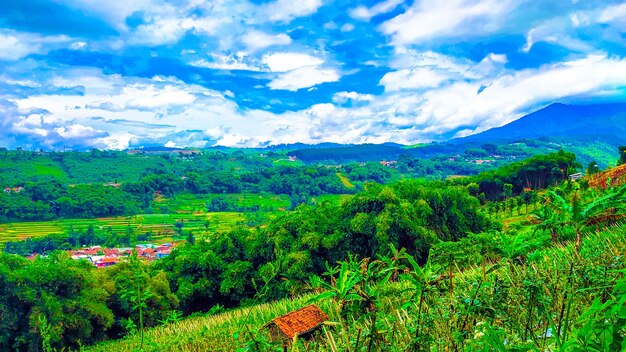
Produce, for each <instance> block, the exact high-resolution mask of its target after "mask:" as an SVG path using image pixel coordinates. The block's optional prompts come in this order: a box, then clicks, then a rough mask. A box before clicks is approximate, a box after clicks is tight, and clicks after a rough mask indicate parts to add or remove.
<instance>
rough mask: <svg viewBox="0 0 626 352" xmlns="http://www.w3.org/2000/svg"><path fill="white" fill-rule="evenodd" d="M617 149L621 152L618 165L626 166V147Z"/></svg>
mask: <svg viewBox="0 0 626 352" xmlns="http://www.w3.org/2000/svg"><path fill="white" fill-rule="evenodd" d="M617 149H618V150H619V160H617V165H624V164H626V146H624V145H623V146H619V147H617Z"/></svg>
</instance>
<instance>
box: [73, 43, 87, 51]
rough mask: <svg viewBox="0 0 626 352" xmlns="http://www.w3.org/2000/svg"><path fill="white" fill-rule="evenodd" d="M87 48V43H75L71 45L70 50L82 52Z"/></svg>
mask: <svg viewBox="0 0 626 352" xmlns="http://www.w3.org/2000/svg"><path fill="white" fill-rule="evenodd" d="M86 46H87V43H86V42H74V43H72V44H70V49H72V50H81V49H84V48H85V47H86Z"/></svg>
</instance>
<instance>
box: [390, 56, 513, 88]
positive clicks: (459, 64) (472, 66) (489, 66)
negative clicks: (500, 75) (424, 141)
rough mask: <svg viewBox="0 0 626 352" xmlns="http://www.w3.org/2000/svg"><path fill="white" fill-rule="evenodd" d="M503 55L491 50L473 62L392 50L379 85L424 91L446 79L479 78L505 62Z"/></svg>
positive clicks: (495, 69)
mask: <svg viewBox="0 0 626 352" xmlns="http://www.w3.org/2000/svg"><path fill="white" fill-rule="evenodd" d="M506 61H507V59H506V55H498V54H494V53H491V54H489V55H487V56H486V57H485V58H484V59H483V60H482V61H481V62H480V63H478V64H476V63H474V62H472V61H470V60H467V59H461V58H455V57H452V56H447V55H443V54H440V53H436V52H432V51H426V52H417V51H415V50H405V49H400V50H397V51H396V52H395V55H394V58H393V60H392V61H391V63H390V67H392V68H395V69H396V70H395V71H390V72H388V73H386V74H385V75H384V76H383V77H382V78H381V80H380V82H379V84H381V85H383V86H384V87H385V91H387V92H393V91H399V90H407V89H408V90H424V89H432V88H436V87H439V86H441V85H442V84H443V83H445V82H447V81H455V80H461V79H471V80H475V79H480V78H483V77H486V76H488V75H490V74H492V73H493V72H495V71H497V70H498V69H499V68H500V67H501V66H502V65H503V64H504V63H506Z"/></svg>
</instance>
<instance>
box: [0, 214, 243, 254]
mask: <svg viewBox="0 0 626 352" xmlns="http://www.w3.org/2000/svg"><path fill="white" fill-rule="evenodd" d="M245 220H246V218H245V216H244V214H242V213H228V212H221V213H204V214H200V215H195V214H141V215H136V216H130V217H115V218H97V219H63V220H54V221H40V222H20V223H6V224H0V248H2V247H3V246H2V245H3V244H4V243H5V242H9V241H19V240H25V239H27V238H36V237H43V236H47V235H52V234H60V233H66V232H68V231H69V229H70V227H73V228H74V229H75V230H77V231H85V230H86V229H87V228H88V227H89V225H93V226H94V229H95V230H96V232H99V231H108V229H109V228H111V230H112V231H113V232H126V231H127V230H128V228H129V227H130V228H131V231H132V232H133V233H135V234H143V233H146V232H152V233H153V234H154V235H153V237H152V238H153V240H170V239H172V237H173V235H174V230H175V227H174V224H175V223H176V222H178V221H182V222H183V231H192V232H194V233H196V234H202V233H209V232H219V231H225V230H227V229H230V228H232V227H234V226H237V225H238V224H240V223H243V222H244V221H245ZM207 221H208V223H207ZM207 225H208V227H207Z"/></svg>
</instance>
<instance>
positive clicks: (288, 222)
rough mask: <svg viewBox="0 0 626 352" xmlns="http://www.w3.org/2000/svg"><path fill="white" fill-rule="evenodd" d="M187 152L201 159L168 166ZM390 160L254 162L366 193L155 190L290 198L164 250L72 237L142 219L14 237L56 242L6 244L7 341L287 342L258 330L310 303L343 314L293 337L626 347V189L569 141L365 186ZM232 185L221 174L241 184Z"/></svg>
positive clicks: (482, 346) (197, 198)
mask: <svg viewBox="0 0 626 352" xmlns="http://www.w3.org/2000/svg"><path fill="white" fill-rule="evenodd" d="M178 163H181V165H183V164H185V163H187V162H186V161H184V159H181V160H177V161H175V162H173V164H172V167H173V166H175V165H178ZM377 165H378V166H376V167H374V166H373V165H366V164H364V165H359V164H351V165H349V166H342V167H341V169H340V170H339V169H338V168H336V167H325V166H321V165H320V166H317V167H310V166H294V167H282V166H280V167H278V168H279V170H280V171H276V170H272V171H268V173H267V174H264V173H263V171H259V170H257V171H253V172H256V173H258V174H259V175H261V174H263V175H265V176H262V177H263V178H262V179H261V181H259V182H258V183H257V185H264V184H266V185H273V184H274V181H278V180H279V179H281V178H282V179H283V180H286V181H288V182H289V183H288V184H284V185H283V184H281V185H280V187H287V188H291V189H295V188H298V189H308V190H313V191H314V192H318V191H315V190H316V189H318V188H319V187H318V186H316V184H317V183H316V182H323V180H325V179H328V180H330V179H332V180H333V181H332V182H334V183H336V184H339V185H341V187H342V189H345V188H344V187H345V186H344V185H343V184H342V180H341V178H340V177H338V173H339V174H340V175H342V176H343V177H347V178H348V180H349V181H350V182H351V183H352V182H353V183H354V184H355V187H354V190H353V191H352V192H351V193H353V194H352V195H349V196H339V195H334V196H333V197H334V198H330V199H329V198H328V197H329V194H324V192H321V191H319V193H315V194H314V197H313V198H315V202H313V199H312V198H311V199H309V200H306V199H302V198H301V196H302V194H299V193H295V194H291V195H290V196H289V199H287V198H281V196H280V194H284V193H280V192H278V193H277V194H275V195H271V194H267V193H265V196H261V194H257V195H250V194H251V193H250V192H244V193H228V192H227V193H226V194H224V193H222V194H215V193H207V194H201V193H194V192H190V191H189V190H188V189H187V190H185V189H184V188H182V189H178V190H177V189H169V188H165V189H159V190H156V189H155V188H150V189H149V191H148V192H149V193H151V194H152V195H154V193H158V197H156V198H157V199H153V200H151V201H150V202H148V203H147V204H148V206H149V207H154V206H155V204H159V205H161V206H166V207H168V208H169V207H171V208H176V209H177V210H179V211H182V212H183V213H177V214H179V215H185V216H188V217H189V218H190V219H191V218H193V217H196V216H209V212H208V210H209V208H210V209H212V210H213V211H215V212H218V213H220V212H224V213H227V212H228V211H229V210H232V208H231V207H233V206H236V207H242V209H244V208H246V209H247V208H249V207H258V208H255V209H254V210H250V211H246V210H244V211H245V212H247V213H251V214H259V213H263V211H261V209H263V208H267V207H272V206H275V205H277V204H278V203H280V202H282V204H283V205H286V202H287V201H289V210H287V209H284V210H282V211H280V212H275V213H273V214H272V215H271V216H267V217H258V218H257V219H256V220H255V222H248V223H239V225H237V226H234V227H231V226H225V227H217V226H216V224H214V223H213V220H214V219H212V220H211V221H209V222H204V223H202V222H201V221H199V222H198V223H194V224H193V230H191V229H190V230H189V232H188V233H187V235H188V236H186V239H185V241H184V242H185V243H181V244H180V245H178V246H177V247H176V248H175V249H174V250H173V251H172V252H171V254H170V255H169V256H167V257H164V258H162V259H160V260H158V261H154V262H144V261H143V260H141V258H139V257H138V256H137V255H133V256H131V257H130V258H129V259H128V260H126V261H122V262H121V263H119V264H117V265H114V266H112V267H110V268H106V269H96V268H95V267H94V266H93V265H91V264H90V263H89V262H86V261H80V260H79V261H76V260H73V259H71V258H70V257H69V256H68V254H67V252H65V251H62V250H65V249H68V248H74V247H76V246H79V245H85V243H86V242H90V243H91V242H93V241H96V240H98V241H99V240H104V241H109V240H110V239H111V238H114V239H116V241H118V242H119V241H123V242H124V243H128V244H129V245H131V244H132V240H133V238H132V234H133V232H132V231H130V232H127V233H126V235H123V234H118V233H117V232H116V231H114V230H113V229H111V232H110V233H107V232H101V231H102V230H101V229H98V230H96V228H95V227H93V226H90V227H88V228H87V230H86V231H85V232H82V231H78V230H72V231H68V233H66V234H60V235H54V236H52V237H44V238H42V240H41V241H40V240H29V241H22V242H12V243H10V244H7V247H6V248H7V249H11V251H14V252H19V253H22V252H24V253H22V254H26V253H28V252H29V250H32V248H43V250H42V252H43V253H45V254H46V256H39V257H37V258H36V259H34V260H32V261H31V260H27V259H25V258H23V257H21V256H16V255H11V254H7V253H5V254H2V255H0V283H1V284H2V286H1V287H2V288H3V290H2V291H1V292H0V308H1V312H2V319H1V320H0V331H2V335H1V338H0V349H2V350H17V351H42V350H43V351H53V350H63V349H65V350H77V349H81V348H82V349H85V346H91V345H94V344H97V343H103V345H95V346H94V347H93V348H95V349H99V350H102V349H109V350H137V349H144V350H154V351H157V350H189V351H192V350H236V349H238V348H240V349H242V350H249V351H253V350H256V351H264V350H281V349H282V347H281V346H280V343H273V342H271V341H269V340H268V336H267V335H266V333H265V331H264V330H263V329H261V327H262V326H263V324H265V323H267V322H268V321H269V320H271V319H272V318H274V317H276V316H278V315H281V314H284V313H286V312H288V311H289V310H292V309H296V308H299V307H302V306H303V305H305V304H308V303H312V302H314V303H317V304H319V305H320V306H321V307H322V308H323V309H324V310H326V311H327V312H328V313H329V314H330V322H329V324H328V325H327V326H325V327H324V328H323V329H322V331H321V332H320V333H321V336H320V337H319V338H318V339H316V340H314V341H311V342H308V343H305V341H300V342H298V343H297V344H296V346H294V348H293V349H294V350H311V351H314V350H327V351H346V350H347V351H360V350H364V351H375V350H398V351H400V350H402V351H404V350H407V349H409V350H416V351H419V350H456V351H487V350H500V351H504V350H511V349H512V350H524V351H526V350H539V351H543V350H560V351H570V350H571V351H587V350H599V351H613V350H619V349H620V348H622V347H623V344H624V337H625V336H624V314H623V309H622V308H623V306H624V305H623V304H624V299H625V298H624V286H625V285H624V275H623V274H624V269H625V268H624V264H623V263H624V255H625V254H626V253H625V252H626V251H625V250H624V248H626V246H625V244H626V243H625V241H626V240H625V238H624V236H625V235H624V233H625V232H626V231H624V228H625V226H624V225H623V221H624V219H626V202H625V201H624V200H625V199H626V185H612V184H606V185H605V187H590V186H589V185H590V182H589V180H588V179H581V180H578V181H570V180H569V179H568V178H567V176H568V174H570V173H571V172H572V171H575V170H576V169H577V168H578V167H579V164H578V162H577V160H576V157H575V155H573V154H571V153H568V152H565V151H560V152H558V153H552V154H547V155H543V156H535V157H532V158H529V159H527V160H524V161H519V162H516V163H513V164H510V165H509V166H506V167H503V168H500V169H497V170H494V171H488V172H484V173H480V174H478V175H475V176H471V177H464V178H453V179H450V180H448V181H441V180H428V179H401V180H398V181H394V182H387V183H385V184H381V183H374V182H366V181H365V180H367V178H368V177H376V176H377V175H378V176H380V175H385V173H383V172H382V171H381V170H384V171H387V172H388V174H387V175H388V176H387V177H389V178H391V173H392V172H394V171H390V170H394V169H389V168H387V167H386V166H383V165H381V164H377ZM381 167H382V168H381ZM355 170H356V171H355ZM377 170H378V171H381V172H380V173H378V171H377ZM609 172H610V171H609ZM249 173H250V171H246V173H243V174H242V178H243V175H245V174H249ZM360 174H361V175H362V177H364V178H360V177H361V176H359V175H360ZM166 175H167V174H166ZM192 176H193V175H192ZM190 177H191V176H187V178H186V179H182V178H181V179H180V180H179V181H176V182H183V183H182V184H183V185H187V186H188V185H190V184H195V185H200V184H203V182H205V181H206V180H208V179H210V177H208V176H207V177H204V176H202V175H200V174H198V176H197V178H195V179H193V183H186V182H191V181H187V180H188V179H189V178H190ZM194 177H195V176H194ZM165 179H166V180H167V179H170V180H172V182H173V181H174V180H175V178H168V177H166V178H165ZM158 180H159V178H158V177H152V176H150V175H148V176H146V177H145V178H142V179H141V180H140V181H139V182H138V183H135V184H134V185H135V186H140V185H141V186H142V187H152V186H150V185H151V184H152V183H153V182H157V181H158ZM210 180H214V179H210ZM250 180H252V179H250ZM386 180H389V179H386ZM224 181H225V182H226V181H228V182H229V183H227V184H226V183H225V184H221V186H220V187H222V186H223V187H229V185H232V184H233V182H235V183H236V182H244V181H243V179H239V180H234V179H232V178H231V179H229V180H227V179H224ZM383 181H384V180H383ZM158 182H161V181H158ZM211 182H213V181H211ZM245 182H248V181H245ZM255 182H256V181H255ZM308 182H309V183H308ZM155 184H159V185H161V186H163V185H164V183H162V182H161V183H155ZM168 184H169V185H174V184H176V183H171V184H170V183H165V185H168ZM211 184H212V187H216V186H217V185H219V184H217V183H211ZM242 184H243V183H242ZM275 185H276V186H278V184H275ZM82 186H84V187H88V186H89V185H88V184H83V185H82ZM135 186H133V187H135ZM161 186H159V187H161ZM187 186H184V187H187ZM61 187H67V188H66V191H65V192H73V190H74V189H77V188H79V187H78V186H75V187H70V186H64V185H63V184H61ZM246 187H248V186H246ZM263 187H265V186H263ZM272 187H273V186H272ZM316 187H318V188H316ZM86 189H87V188H86ZM115 189H118V188H115ZM133 189H134V188H133ZM319 189H320V190H321V188H319ZM118 190H119V191H120V192H128V190H124V189H118ZM84 193H88V192H84ZM18 194H20V195H21V193H18ZM66 194H69V193H66ZM77 194H79V195H82V194H83V193H81V192H79V193H77ZM11 196H14V195H13V194H12V195H11ZM23 196H24V197H26V196H29V197H32V194H30V193H29V194H28V195H27V194H24V195H23ZM62 197H63V196H62ZM259 197H260V198H259ZM264 197H267V198H264ZM298 200H302V201H298ZM29 201H30V202H36V201H35V200H33V199H30V200H29ZM201 203H204V205H202V204H201ZM198 207H200V209H198ZM202 207H204V209H202ZM240 210H241V209H240ZM159 216H161V215H159ZM133 218H134V219H133ZM128 219H129V221H130V220H131V219H133V221H135V222H133V225H132V226H135V224H140V223H141V224H142V225H141V226H143V223H145V224H146V226H149V225H150V224H151V222H150V220H149V219H147V218H144V217H143V216H139V215H132V216H129V218H128ZM85 220H89V219H85ZM129 226H130V225H127V227H129ZM138 226H139V225H138ZM186 226H189V227H190V228H191V227H192V224H190V223H183V222H182V221H181V222H180V223H178V222H177V223H175V224H174V228H175V229H174V232H175V233H176V234H177V235H178V236H182V235H183V233H184V231H185V228H186ZM120 230H121V229H120ZM122 231H123V230H122ZM148 240H149V239H148ZM37 246H42V247H37ZM14 302H20V304H17V305H16V304H14ZM272 302H274V303H272ZM259 305H260V306H259ZM616 307H617V308H616ZM202 314H206V316H205V317H202V316H201V317H198V315H202ZM220 314H221V315H220ZM188 316H189V317H190V318H184V317H188ZM214 316H215V317H214ZM183 319H185V320H183ZM186 319H191V320H186ZM159 326H161V327H159ZM148 328H154V330H146V329H148ZM178 329H182V330H178ZM182 331H184V333H182ZM116 339H117V340H118V341H111V340H116ZM218 339H220V341H219V342H218V341H217V340H218ZM103 341H104V342H103Z"/></svg>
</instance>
